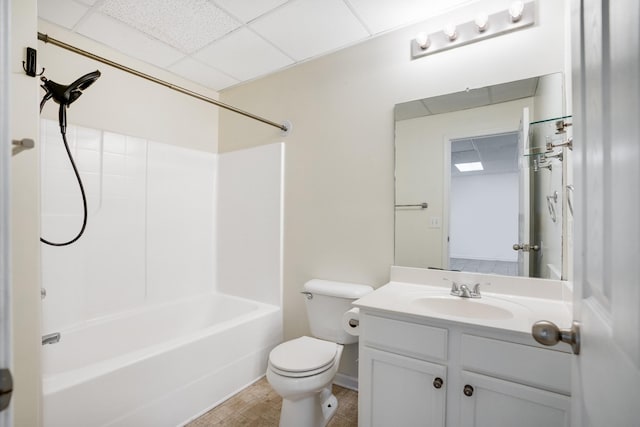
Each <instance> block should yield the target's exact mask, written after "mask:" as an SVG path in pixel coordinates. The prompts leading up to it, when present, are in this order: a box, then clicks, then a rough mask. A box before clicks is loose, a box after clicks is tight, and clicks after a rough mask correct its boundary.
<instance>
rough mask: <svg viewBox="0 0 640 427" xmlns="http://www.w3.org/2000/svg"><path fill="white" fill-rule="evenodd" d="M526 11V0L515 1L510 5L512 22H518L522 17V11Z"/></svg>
mask: <svg viewBox="0 0 640 427" xmlns="http://www.w3.org/2000/svg"><path fill="white" fill-rule="evenodd" d="M523 12H524V2H522V1H514V2H513V3H511V6H509V15H510V16H511V22H518V21H519V20H520V19H522V13H523Z"/></svg>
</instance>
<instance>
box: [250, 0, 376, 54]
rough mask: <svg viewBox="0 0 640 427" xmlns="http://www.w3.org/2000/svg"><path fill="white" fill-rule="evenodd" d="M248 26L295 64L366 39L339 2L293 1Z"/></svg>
mask: <svg viewBox="0 0 640 427" xmlns="http://www.w3.org/2000/svg"><path fill="white" fill-rule="evenodd" d="M249 26H250V27H251V28H252V29H254V30H255V31H256V32H257V33H258V34H260V35H261V36H263V37H264V38H266V39H268V40H271V41H272V42H273V43H274V44H275V45H276V46H278V47H279V48H280V49H282V50H283V51H284V52H285V53H287V54H288V55H289V56H291V57H292V58H295V59H297V60H302V59H306V58H310V57H312V56H316V55H320V54H322V53H326V52H329V51H332V50H335V49H337V48H339V47H343V46H345V45H348V44H350V43H353V42H355V41H358V40H361V39H364V38H366V37H368V36H369V33H368V32H367V31H366V30H365V28H364V27H363V26H362V24H361V23H360V21H358V19H357V18H356V17H355V16H354V15H353V13H351V10H350V9H349V8H348V7H347V6H346V5H345V4H344V2H343V1H342V0H322V1H317V0H297V1H293V2H290V3H287V4H286V5H285V6H283V7H281V8H279V9H277V10H275V11H274V12H272V13H270V14H267V15H265V16H263V17H261V18H259V19H257V20H256V21H254V22H253V23H251V24H250V25H249Z"/></svg>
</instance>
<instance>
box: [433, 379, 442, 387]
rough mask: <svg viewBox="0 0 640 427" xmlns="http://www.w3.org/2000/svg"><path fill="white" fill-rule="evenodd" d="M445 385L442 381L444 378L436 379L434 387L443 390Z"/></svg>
mask: <svg viewBox="0 0 640 427" xmlns="http://www.w3.org/2000/svg"><path fill="white" fill-rule="evenodd" d="M443 384H444V381H442V378H440V377H436V379H435V380H433V386H434V387H435V388H442V385H443Z"/></svg>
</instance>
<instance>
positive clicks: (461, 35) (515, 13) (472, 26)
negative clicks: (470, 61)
mask: <svg viewBox="0 0 640 427" xmlns="http://www.w3.org/2000/svg"><path fill="white" fill-rule="evenodd" d="M534 23H535V0H533V1H528V2H524V1H513V2H512V3H511V5H510V6H509V8H508V9H504V10H502V11H500V12H496V13H492V14H487V13H480V14H479V15H477V16H476V18H475V19H473V20H471V21H467V22H464V23H461V24H456V23H451V24H449V25H447V26H446V27H445V28H444V29H443V30H442V31H436V32H434V33H420V34H418V35H417V36H416V37H415V38H414V39H412V40H411V58H412V59H417V58H421V57H423V56H427V55H431V54H432V53H436V52H440V51H443V50H447V49H453V48H456V47H458V46H464V45H466V44H469V43H475V42H477V41H481V40H484V39H487V38H490V37H495V36H499V35H502V34H506V33H509V32H511V31H516V30H520V29H523V28H525V27H528V26H531V25H533V24H534ZM454 41H455V43H452V42H454Z"/></svg>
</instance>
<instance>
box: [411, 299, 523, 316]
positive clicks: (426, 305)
mask: <svg viewBox="0 0 640 427" xmlns="http://www.w3.org/2000/svg"><path fill="white" fill-rule="evenodd" d="M411 305H413V306H414V307H419V308H421V309H424V310H426V311H429V312H433V313H437V314H440V315H445V316H451V317H464V318H473V319H491V320H506V319H512V318H514V317H515V316H516V315H518V314H520V313H522V310H523V309H525V307H523V306H521V305H519V304H514V303H511V302H509V301H504V300H501V299H497V298H491V297H489V298H487V297H483V298H460V297H455V296H429V297H424V298H415V299H414V300H413V301H411Z"/></svg>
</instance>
